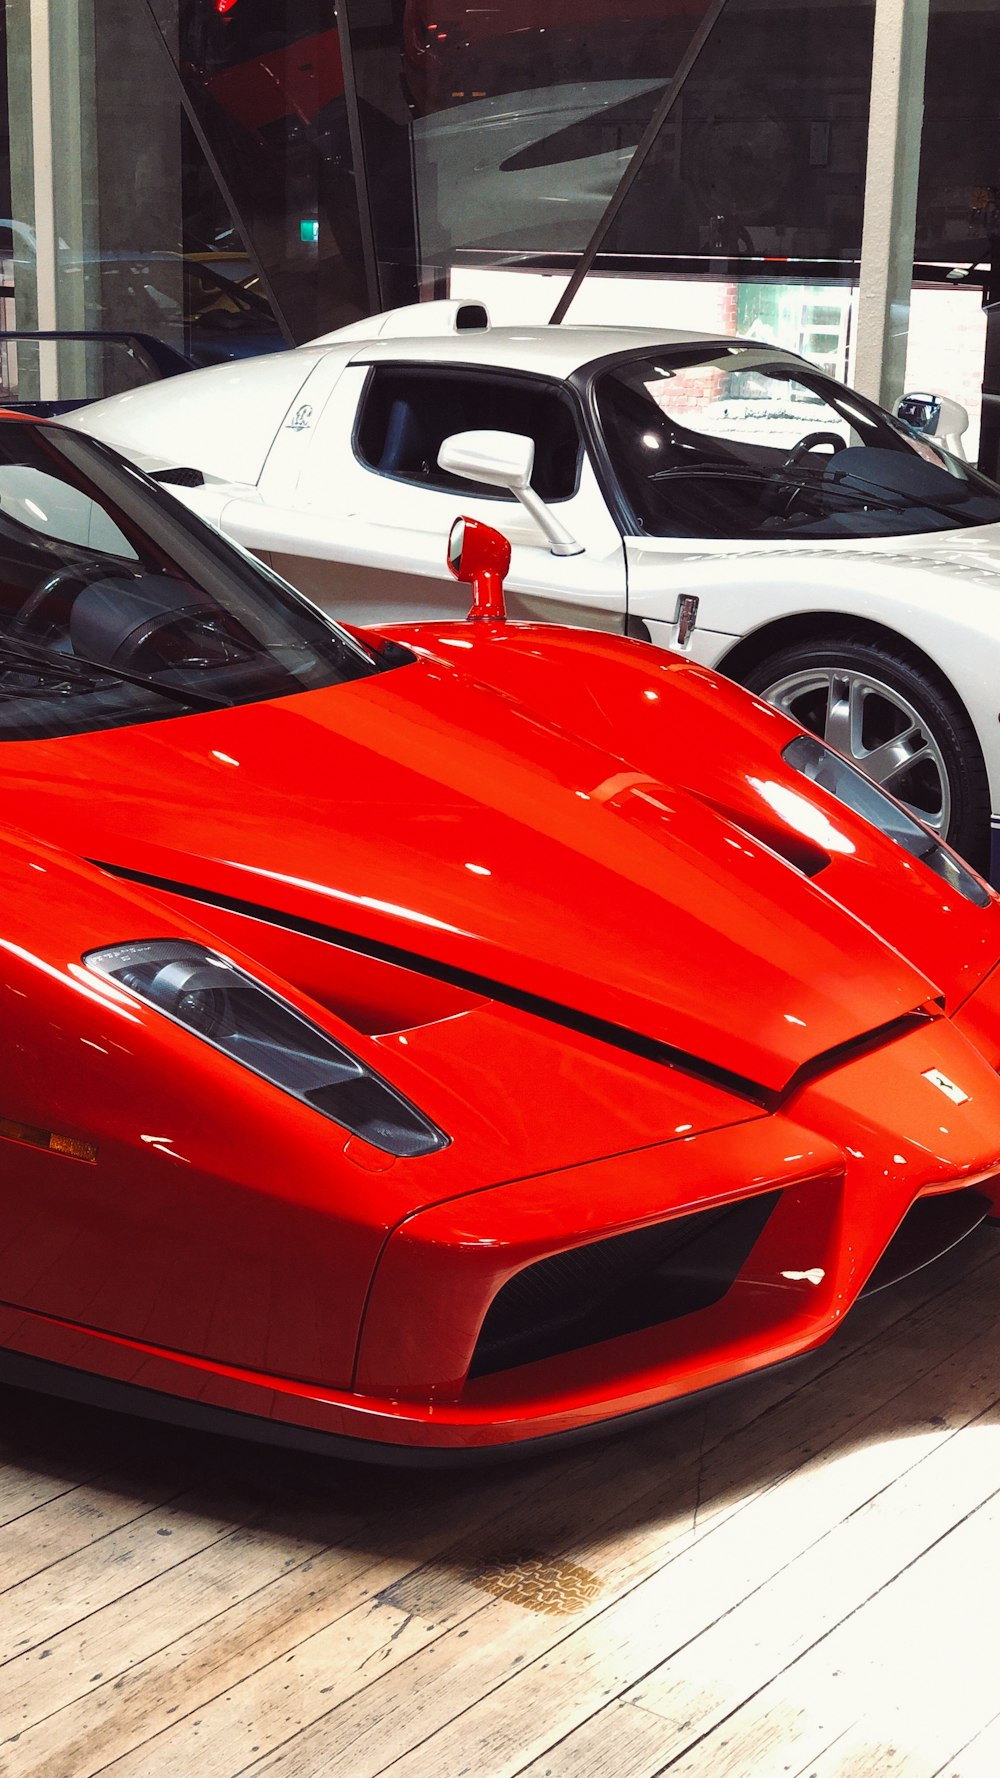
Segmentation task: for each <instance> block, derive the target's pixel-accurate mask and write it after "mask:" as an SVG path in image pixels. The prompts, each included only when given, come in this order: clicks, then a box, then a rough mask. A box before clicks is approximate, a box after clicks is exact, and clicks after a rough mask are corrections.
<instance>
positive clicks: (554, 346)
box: [351, 324, 752, 378]
mask: <svg viewBox="0 0 1000 1778" xmlns="http://www.w3.org/2000/svg"><path fill="white" fill-rule="evenodd" d="M722 337H723V336H721V335H720V334H718V333H691V332H689V331H687V330H680V329H678V328H669V327H664V328H655V327H574V326H571V325H568V324H564V325H563V326H561V327H489V328H482V329H479V328H477V329H476V330H475V331H465V332H461V333H448V334H435V335H427V336H420V337H417V336H414V337H413V338H410V339H406V338H402V339H398V338H396V337H394V336H393V337H389V338H382V339H376V340H372V341H370V342H368V343H364V344H359V346H358V349H357V351H356V352H355V353H354V354H353V356H352V360H351V362H352V363H353V364H383V363H386V362H389V363H398V362H399V361H400V360H401V359H402V360H405V361H406V362H407V363H410V364H476V365H489V366H493V367H495V368H497V369H499V370H527V371H541V372H545V373H547V374H548V375H549V376H555V377H563V378H565V377H570V376H572V375H573V372H574V371H577V370H579V369H580V368H581V366H583V365H585V364H591V363H592V362H593V361H594V359H597V358H610V357H612V356H616V355H617V354H618V353H620V352H635V353H642V352H651V353H654V354H655V353H656V352H658V351H660V350H662V348H663V347H664V346H683V345H698V344H701V343H702V342H704V341H708V342H714V341H716V340H719V339H721V338H722ZM724 343H725V345H727V346H729V345H735V344H736V343H737V342H736V340H735V339H734V338H733V337H732V336H730V335H726V336H725V338H724ZM745 343H747V344H752V342H745Z"/></svg>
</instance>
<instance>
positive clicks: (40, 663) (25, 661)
mask: <svg viewBox="0 0 1000 1778" xmlns="http://www.w3.org/2000/svg"><path fill="white" fill-rule="evenodd" d="M0 659H2V660H7V661H19V662H20V663H21V664H22V665H24V666H30V667H41V668H43V669H44V670H45V671H46V672H49V673H52V674H53V675H54V676H55V677H57V678H60V679H76V680H77V681H81V680H83V679H84V678H85V676H86V674H88V673H97V674H99V675H100V677H101V678H102V679H112V680H119V681H120V682H121V683H122V684H124V685H137V686H138V687H139V688H140V690H141V691H155V692H157V693H159V695H160V696H161V697H164V698H167V699H169V700H170V701H171V702H173V703H175V704H187V705H188V706H191V705H194V707H195V709H201V710H225V709H228V699H225V698H212V697H209V696H208V695H207V694H206V693H205V692H201V691H184V690H183V689H182V688H181V687H180V686H179V685H163V684H161V682H160V681H159V680H158V679H152V678H149V677H147V676H146V674H144V673H129V672H126V671H125V670H124V669H123V668H121V667H108V666H104V665H102V663H101V662H100V661H92V660H89V659H88V658H87V657H86V655H82V654H70V655H52V654H47V653H46V652H45V650H44V649H41V648H40V649H33V648H32V647H31V645H30V643H23V642H20V641H18V642H17V643H14V644H10V643H8V642H7V641H6V640H5V639H4V638H0ZM80 667H82V668H84V670H85V671H84V673H80V672H74V670H73V669H74V668H80Z"/></svg>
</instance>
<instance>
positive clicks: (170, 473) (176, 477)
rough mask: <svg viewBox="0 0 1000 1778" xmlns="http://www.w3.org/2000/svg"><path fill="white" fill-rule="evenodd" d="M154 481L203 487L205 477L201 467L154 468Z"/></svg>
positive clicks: (188, 486) (178, 485)
mask: <svg viewBox="0 0 1000 1778" xmlns="http://www.w3.org/2000/svg"><path fill="white" fill-rule="evenodd" d="M152 479H153V481H154V482H171V483H172V484H173V485H174V486H175V487H178V488H201V487H204V485H205V477H204V476H203V475H202V473H201V470H200V469H154V470H153V476H152Z"/></svg>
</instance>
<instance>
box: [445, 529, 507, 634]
mask: <svg viewBox="0 0 1000 1778" xmlns="http://www.w3.org/2000/svg"><path fill="white" fill-rule="evenodd" d="M448 567H449V569H450V570H451V573H452V574H453V575H454V576H455V579H456V580H460V581H462V582H464V584H465V585H466V586H471V588H472V608H471V610H470V612H469V621H470V623H477V622H478V623H503V621H504V619H505V618H506V616H507V608H506V606H505V605H504V599H503V583H504V580H505V579H506V577H507V575H508V573H509V572H510V544H509V543H508V542H507V539H506V537H503V536H502V535H501V533H500V532H499V531H494V529H493V527H492V525H483V524H480V522H479V520H478V519H456V520H455V523H454V524H453V526H452V528H451V536H450V537H449V539H448Z"/></svg>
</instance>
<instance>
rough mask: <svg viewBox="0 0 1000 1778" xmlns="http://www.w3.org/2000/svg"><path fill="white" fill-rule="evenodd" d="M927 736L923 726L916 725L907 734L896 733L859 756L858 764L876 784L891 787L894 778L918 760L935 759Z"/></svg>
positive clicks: (886, 787)
mask: <svg viewBox="0 0 1000 1778" xmlns="http://www.w3.org/2000/svg"><path fill="white" fill-rule="evenodd" d="M933 757H934V756H933V753H932V752H931V748H930V746H929V745H928V741H927V737H926V735H925V734H924V731H923V729H922V728H920V727H918V726H916V725H914V727H913V728H909V729H907V730H906V732H905V734H902V735H896V736H894V738H893V739H892V740H891V741H883V743H882V745H881V747H873V748H872V750H871V752H870V753H861V754H859V755H858V756H857V759H858V764H859V765H860V767H861V770H862V771H863V772H867V774H868V776H869V778H874V780H875V782H876V784H881V785H883V786H884V788H885V789H889V788H890V786H891V784H892V781H893V779H894V778H898V777H899V774H900V772H905V771H906V770H907V769H908V768H909V767H910V766H912V765H916V763H917V761H918V760H921V759H933Z"/></svg>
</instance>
